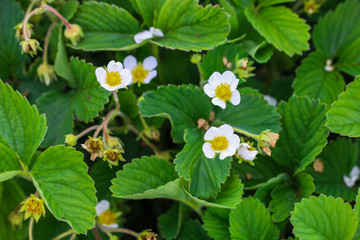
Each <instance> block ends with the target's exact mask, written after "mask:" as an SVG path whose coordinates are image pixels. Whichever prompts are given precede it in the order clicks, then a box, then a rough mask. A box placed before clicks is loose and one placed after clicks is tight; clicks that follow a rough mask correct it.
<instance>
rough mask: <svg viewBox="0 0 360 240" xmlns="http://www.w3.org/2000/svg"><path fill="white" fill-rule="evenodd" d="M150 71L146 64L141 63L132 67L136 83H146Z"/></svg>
mask: <svg viewBox="0 0 360 240" xmlns="http://www.w3.org/2000/svg"><path fill="white" fill-rule="evenodd" d="M148 73H149V71H148V70H146V69H144V66H143V65H142V64H141V63H139V64H138V65H137V66H136V67H134V68H133V69H132V75H133V81H134V83H142V84H144V83H145V82H144V80H145V78H146V76H147V75H148Z"/></svg>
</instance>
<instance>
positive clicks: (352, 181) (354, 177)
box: [343, 165, 360, 187]
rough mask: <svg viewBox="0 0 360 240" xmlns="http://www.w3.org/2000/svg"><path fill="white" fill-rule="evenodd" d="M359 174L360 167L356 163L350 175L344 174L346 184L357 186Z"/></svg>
mask: <svg viewBox="0 0 360 240" xmlns="http://www.w3.org/2000/svg"><path fill="white" fill-rule="evenodd" d="M359 176H360V169H359V167H358V166H356V165H355V166H354V167H353V169H351V172H350V174H349V176H346V175H344V176H343V180H344V183H345V185H346V186H348V187H353V186H355V183H356V181H357V180H358V179H359Z"/></svg>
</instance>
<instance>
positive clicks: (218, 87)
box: [204, 71, 241, 109]
mask: <svg viewBox="0 0 360 240" xmlns="http://www.w3.org/2000/svg"><path fill="white" fill-rule="evenodd" d="M238 83H239V79H236V77H235V75H234V74H233V73H232V72H230V71H226V72H224V73H223V74H222V75H221V74H220V73H219V72H214V73H213V74H212V75H211V76H210V78H209V82H208V83H207V84H205V86H204V92H205V93H206V95H208V96H209V97H211V98H213V99H212V100H211V102H212V103H213V104H214V105H217V106H220V107H221V108H223V109H225V107H226V101H230V102H231V103H232V104H233V105H238V104H239V103H240V100H241V97H240V93H239V91H238V90H236V88H237V85H238Z"/></svg>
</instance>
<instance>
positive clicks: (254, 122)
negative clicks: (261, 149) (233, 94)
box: [214, 89, 280, 134]
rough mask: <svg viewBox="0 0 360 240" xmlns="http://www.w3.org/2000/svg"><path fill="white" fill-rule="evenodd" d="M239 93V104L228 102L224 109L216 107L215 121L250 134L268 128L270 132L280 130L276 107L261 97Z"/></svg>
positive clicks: (258, 132)
mask: <svg viewBox="0 0 360 240" xmlns="http://www.w3.org/2000/svg"><path fill="white" fill-rule="evenodd" d="M240 94H241V102H240V104H239V105H236V106H234V105H232V104H228V105H227V106H226V109H220V108H216V112H215V120H214V122H215V123H217V122H218V123H219V124H220V123H221V124H222V123H227V124H229V125H231V126H232V127H233V128H234V129H235V128H237V129H241V130H244V131H247V132H250V133H252V134H260V133H261V132H262V131H264V130H267V129H270V130H271V131H272V132H278V131H279V130H280V126H279V119H280V116H279V114H278V113H277V112H276V108H275V107H274V106H271V105H269V104H268V102H267V101H266V100H264V99H263V97H261V96H259V95H257V96H256V95H253V94H248V93H242V90H241V89H240Z"/></svg>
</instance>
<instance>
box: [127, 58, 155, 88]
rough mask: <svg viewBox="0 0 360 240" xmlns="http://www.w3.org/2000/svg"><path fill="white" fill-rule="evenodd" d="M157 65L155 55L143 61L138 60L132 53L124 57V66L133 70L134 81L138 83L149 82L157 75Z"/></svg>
mask: <svg viewBox="0 0 360 240" xmlns="http://www.w3.org/2000/svg"><path fill="white" fill-rule="evenodd" d="M156 66H157V60H156V58H155V57H153V56H150V57H147V58H145V59H144V62H143V63H141V62H137V61H136V58H135V57H134V56H131V55H130V56H127V57H126V58H125V59H124V67H125V68H128V69H130V70H131V73H132V80H133V83H137V84H141V83H142V84H144V83H146V84H147V83H149V82H150V81H151V79H153V78H154V77H156V75H157V72H156V70H154V69H155V68H156Z"/></svg>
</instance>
